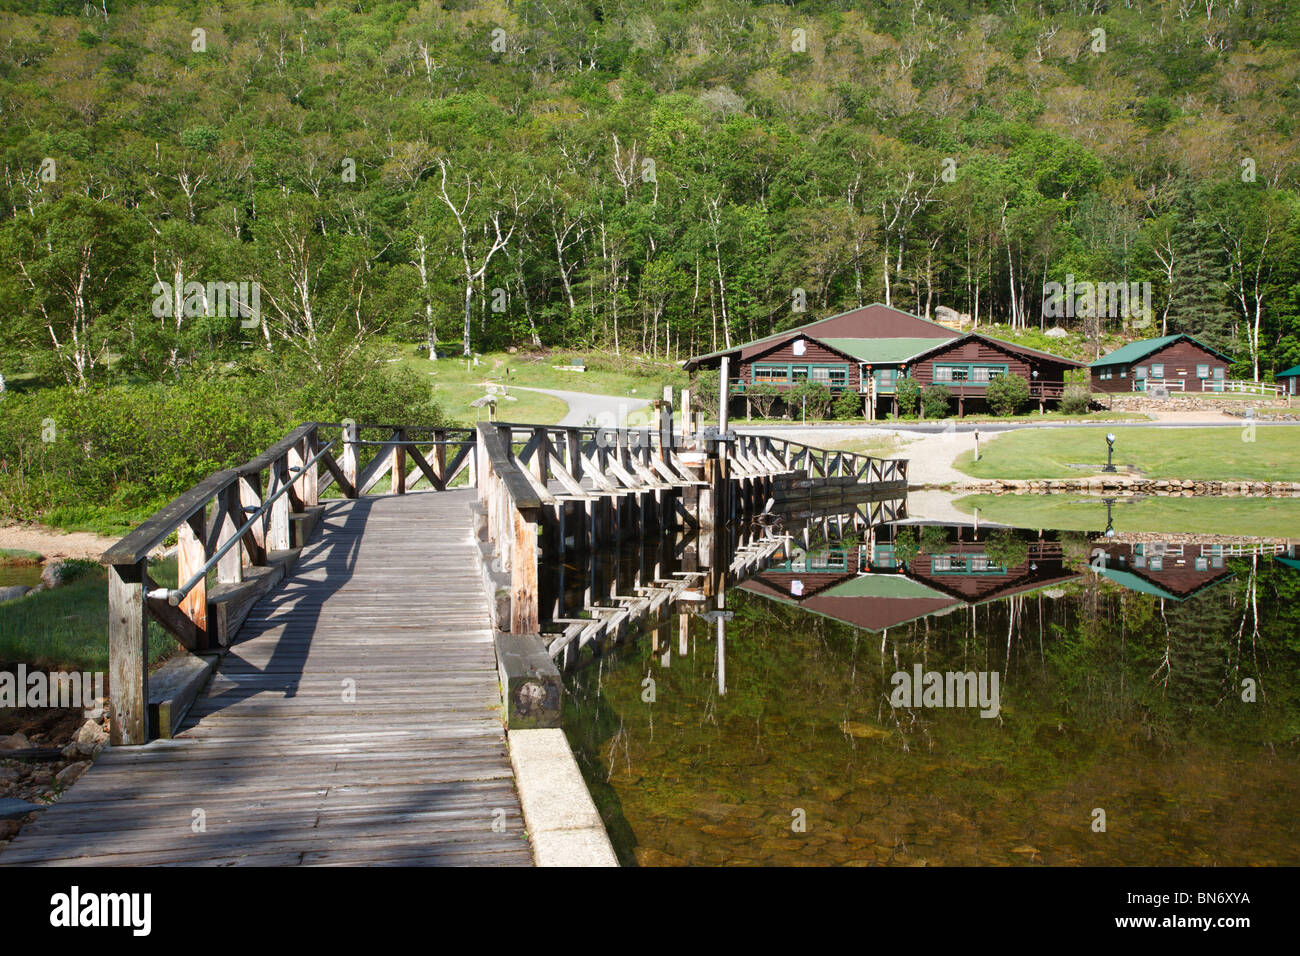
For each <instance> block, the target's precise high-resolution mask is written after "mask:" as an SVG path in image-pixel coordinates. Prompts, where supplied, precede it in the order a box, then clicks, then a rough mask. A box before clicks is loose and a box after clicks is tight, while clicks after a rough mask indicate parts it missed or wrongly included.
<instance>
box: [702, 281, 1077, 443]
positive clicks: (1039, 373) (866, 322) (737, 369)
mask: <svg viewBox="0 0 1300 956" xmlns="http://www.w3.org/2000/svg"><path fill="white" fill-rule="evenodd" d="M724 356H726V357H727V358H728V359H729V367H730V375H731V376H732V384H731V394H732V395H733V396H736V397H743V396H744V395H745V393H746V390H748V389H752V388H753V387H754V386H756V385H772V386H775V387H777V388H778V389H783V388H785V389H788V388H795V387H797V386H799V385H802V384H803V383H805V382H820V383H822V384H824V385H826V386H828V387H829V388H830V389H831V391H832V392H834V393H836V394H840V393H842V392H844V391H845V390H851V391H854V392H857V393H858V394H860V395H861V396H862V401H863V414H864V416H865V417H866V418H868V419H875V418H878V417H880V416H881V415H882V414H889V413H893V414H897V413H898V401H897V398H896V395H895V383H896V382H897V381H898V380H899V379H900V378H903V377H905V376H910V377H911V378H913V379H915V380H916V381H917V382H918V383H920V385H921V387H922V388H924V387H925V386H927V385H930V384H939V385H943V386H945V387H947V388H948V390H949V391H950V392H951V393H952V396H953V399H954V400H955V401H956V406H957V407H956V411H957V414H958V415H965V414H966V412H968V411H970V412H983V411H986V410H987V409H988V403H987V401H986V399H985V390H986V389H987V387H988V383H989V382H990V381H992V380H993V379H995V378H997V377H998V376H999V375H1019V376H1020V377H1021V378H1023V379H1025V381H1026V382H1027V383H1028V384H1029V399H1030V401H1031V402H1037V403H1038V408H1039V411H1045V410H1046V408H1047V405H1048V404H1049V403H1055V402H1058V401H1059V400H1060V398H1061V395H1062V394H1063V392H1064V391H1065V373H1066V370H1068V369H1076V368H1083V367H1084V366H1083V365H1082V364H1081V363H1079V362H1075V361H1072V360H1071V359H1067V358H1062V357H1061V356H1059V355H1051V354H1049V353H1047V352H1039V351H1037V350H1036V349H1030V348H1025V347H1024V346H1022V345H1016V344H1014V343H1011V342H1004V341H1002V340H1001V339H995V338H991V337H989V336H987V335H981V334H979V333H978V332H966V333H962V332H958V331H955V330H953V329H950V328H948V327H947V326H945V325H941V324H939V323H938V322H933V321H931V320H929V319H924V318H921V317H920V316H918V315H912V314H911V313H909V312H904V311H902V310H901V309H895V308H892V307H891V306H887V305H881V304H880V303H878V302H877V303H873V304H872V305H867V306H863V307H862V308H859V309H853V310H851V311H849V312H843V313H841V314H839V315H833V316H830V317H829V318H826V319H820V320H818V321H816V322H810V323H808V324H807V325H801V326H799V327H798V328H794V329H788V330H786V331H784V332H776V333H774V334H772V335H769V336H766V337H764V338H761V339H756V340H755V341H753V342H748V343H746V344H744V345H736V346H733V347H731V348H729V349H723V350H721V351H717V352H710V353H709V354H708V355H700V356H696V357H695V358H692V359H690V360H689V361H687V362H686V369H687V371H690V370H692V369H696V368H717V367H718V366H719V365H721V363H722V358H723V357H724ZM748 411H749V408H748V404H747V405H746V412H748ZM922 414H924V412H922Z"/></svg>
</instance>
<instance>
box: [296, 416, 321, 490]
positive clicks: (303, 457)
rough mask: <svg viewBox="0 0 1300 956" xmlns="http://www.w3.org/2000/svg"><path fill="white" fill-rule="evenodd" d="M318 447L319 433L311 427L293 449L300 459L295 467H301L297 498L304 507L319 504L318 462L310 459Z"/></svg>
mask: <svg viewBox="0 0 1300 956" xmlns="http://www.w3.org/2000/svg"><path fill="white" fill-rule="evenodd" d="M319 447H320V433H319V432H318V431H317V430H316V429H315V428H312V429H311V431H309V432H307V434H306V435H304V436H303V437H302V441H300V442H299V443H298V447H297V449H295V450H296V452H297V456H298V458H299V459H300V461H299V463H298V465H297V467H299V468H301V469H302V475H301V477H300V478H299V479H298V500H299V501H300V502H302V506H303V507H304V508H315V507H316V506H317V505H318V504H320V462H318V461H311V460H312V458H314V457H315V455H316V450H317V449H318V448H319ZM308 462H311V464H310V465H309V464H307V463H308Z"/></svg>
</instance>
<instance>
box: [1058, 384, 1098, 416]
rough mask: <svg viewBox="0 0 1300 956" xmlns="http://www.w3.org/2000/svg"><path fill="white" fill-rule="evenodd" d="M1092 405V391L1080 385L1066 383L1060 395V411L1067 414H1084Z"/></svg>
mask: <svg viewBox="0 0 1300 956" xmlns="http://www.w3.org/2000/svg"><path fill="white" fill-rule="evenodd" d="M1091 405H1092V392H1091V391H1089V390H1088V389H1086V388H1084V387H1083V386H1082V385H1067V386H1065V392H1064V394H1062V395H1061V411H1063V412H1065V413H1066V414H1067V415H1084V414H1086V413H1087V411H1088V409H1089V407H1090V406H1091Z"/></svg>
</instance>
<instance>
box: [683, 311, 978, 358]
mask: <svg viewBox="0 0 1300 956" xmlns="http://www.w3.org/2000/svg"><path fill="white" fill-rule="evenodd" d="M877 305H878V306H884V308H886V309H894V311H896V312H902V313H903V314H904V315H906V316H908V317H909V318H913V319H917V320H918V321H921V322H925V323H927V324H929V325H934V326H937V327H939V328H941V329H944V330H946V331H948V332H951V333H952V338H958V337H960V333H959V332H957V331H956V330H955V329H950V328H948V326H946V325H944V324H943V323H942V322H936V321H935V320H934V319H927V318H926V317H925V316H923V315H917V314H916V313H914V312H907V311H905V310H903V309H898V308H895V307H894V306H892V305H885V303H883V302H869V303H867V304H866V305H859V306H854V307H853V308H852V309H846V310H844V311H843V312H836V313H835V314H834V315H827V316H823V317H822V318H820V319H813V320H812V321H811V322H805V323H804V324H803V325H796V326H794V327H793V328H789V329H782V330H781V331H780V332H772V333H771V334H769V335H764V336H760V337H759V338H756V339H754V340H753V341H752V342H742V343H740V344H739V345H733V346H732V347H731V348H729V349H718V350H717V351H715V352H707V353H705V354H704V355H695V356H692V357H691V358H689V359H687V360H686V363H685V367H686V368H688V369H689V368H691V367H692V366H694V365H696V364H698V363H699V362H703V361H705V360H707V359H714V358H720V357H721V356H723V355H731V354H733V353H735V352H740V351H743V350H745V349H749V348H753V347H754V346H756V345H763V344H765V343H767V342H776V341H778V340H780V339H783V338H785V337H786V336H789V335H793V334H794V333H796V332H803V331H804V330H805V329H810V328H812V327H813V326H814V325H820V324H821V323H823V322H826V321H829V320H830V319H838V318H840V317H841V316H845V315H848V314H849V313H850V312H859V311H861V310H862V309H869V308H871V307H873V306H877ZM805 334H806V333H805ZM807 337H808V338H810V339H813V340H814V341H817V342H831V341H846V342H853V341H858V340H856V339H843V340H832V339H823V338H819V337H818V336H815V335H808V336H807ZM861 341H866V342H869V341H880V340H879V339H875V340H872V339H863V340H861ZM898 341H903V340H902V339H899V340H898ZM922 341H927V342H933V341H935V340H934V339H923V340H922ZM834 348H839V346H834ZM841 351H843V349H841ZM917 351H920V350H919V349H918V350H917ZM913 354H915V353H913ZM903 358H911V356H910V355H905V356H903ZM861 361H864V362H865V361H868V359H862V360H861ZM876 361H880V362H889V361H900V362H901V361H902V359H896V360H895V359H883V358H882V359H877V360H876Z"/></svg>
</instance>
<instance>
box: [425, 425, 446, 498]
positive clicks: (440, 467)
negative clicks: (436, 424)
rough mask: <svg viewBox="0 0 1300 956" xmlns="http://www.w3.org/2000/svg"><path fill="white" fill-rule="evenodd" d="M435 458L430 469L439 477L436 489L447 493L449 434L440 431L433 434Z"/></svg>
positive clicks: (430, 463)
mask: <svg viewBox="0 0 1300 956" xmlns="http://www.w3.org/2000/svg"><path fill="white" fill-rule="evenodd" d="M433 441H434V446H433V458H432V460H431V461H430V462H429V467H430V468H432V469H433V473H434V474H435V475H437V477H438V482H437V484H435V485H434V487H435V488H436V489H437V490H438V491H445V490H446V488H447V432H446V431H444V430H442V429H439V430H438V431H435V432H434V433H433Z"/></svg>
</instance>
